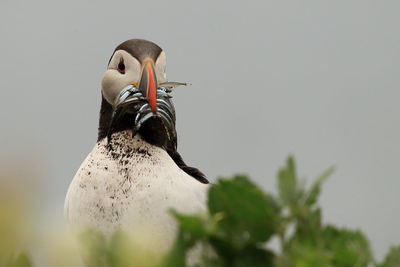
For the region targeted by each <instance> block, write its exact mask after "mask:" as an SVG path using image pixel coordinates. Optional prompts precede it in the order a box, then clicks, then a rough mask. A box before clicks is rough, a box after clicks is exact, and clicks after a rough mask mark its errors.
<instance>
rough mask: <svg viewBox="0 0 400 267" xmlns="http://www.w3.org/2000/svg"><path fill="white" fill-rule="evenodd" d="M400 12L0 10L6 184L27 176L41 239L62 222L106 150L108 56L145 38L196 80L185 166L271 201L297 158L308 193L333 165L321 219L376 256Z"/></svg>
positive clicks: (393, 195) (171, 66) (265, 4)
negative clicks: (102, 138) (360, 234)
mask: <svg viewBox="0 0 400 267" xmlns="http://www.w3.org/2000/svg"><path fill="white" fill-rule="evenodd" d="M399 10H400V2H398V1H372V0H362V1H361V0H360V1H252V2H245V1H242V2H238V3H234V2H233V1H196V2H195V1H159V2H153V1H107V3H105V1H104V2H102V3H100V2H99V1H89V0H80V1H74V0H71V1H62V2H56V1H11V0H2V1H1V3H0V36H1V42H0V58H1V64H0V73H1V74H0V75H1V79H0V88H1V90H0V99H1V105H0V121H1V123H2V127H1V132H0V147H1V149H0V174H1V175H0V177H1V178H0V179H3V181H2V183H6V182H5V181H6V178H5V177H12V180H13V181H14V182H15V181H19V184H20V185H22V187H23V188H24V195H25V196H26V197H27V198H28V199H29V204H30V206H29V207H25V208H27V209H29V210H31V211H34V212H32V213H33V214H32V216H34V217H36V218H37V220H36V222H37V224H38V225H39V228H41V229H44V232H46V233H47V234H48V233H49V232H51V230H49V229H51V226H52V225H55V224H59V223H63V215H62V212H63V201H64V197H65V194H66V191H67V188H68V185H69V183H70V181H71V179H72V177H73V176H74V174H75V172H76V171H77V169H78V168H79V165H80V164H81V162H82V161H83V159H84V158H85V157H86V155H87V154H88V153H89V152H90V150H91V149H92V147H93V145H94V144H95V142H96V136H97V124H98V113H99V109H100V100H101V95H100V80H101V77H102V74H103V72H104V70H105V68H106V65H107V62H108V59H109V58H110V56H111V54H112V52H113V50H114V48H115V47H116V46H117V45H118V44H119V43H121V42H122V41H125V40H126V39H130V38H144V39H148V40H151V41H154V42H156V43H157V44H159V45H160V46H161V47H162V48H163V49H164V50H165V51H166V54H167V59H168V64H167V66H168V67H167V74H168V78H169V80H171V81H180V82H190V83H192V86H191V87H186V88H185V87H182V88H178V89H176V90H175V92H174V101H175V106H176V109H177V116H178V118H177V128H178V134H179V151H180V152H181V154H182V155H183V158H184V159H185V160H186V161H187V163H188V164H189V165H193V166H195V167H198V168H199V169H200V170H202V171H203V172H204V173H206V174H207V176H208V177H209V178H210V180H212V181H215V179H216V177H218V176H228V175H231V174H234V173H246V174H249V175H250V176H251V177H252V178H253V179H254V180H256V181H257V183H258V184H260V185H262V186H263V188H265V189H266V190H267V191H269V192H275V174H276V172H277V170H278V168H279V167H280V166H281V165H282V164H283V162H284V160H285V158H286V156H287V155H288V154H293V155H295V157H296V159H297V162H298V165H299V172H300V174H301V176H303V177H307V181H308V182H309V183H310V182H311V181H312V179H313V178H315V176H316V175H318V174H319V173H320V172H321V171H323V170H324V169H326V168H327V167H329V166H331V165H334V166H336V169H337V170H336V172H335V174H334V175H333V177H332V178H331V179H330V180H329V181H328V183H327V184H326V185H325V186H324V188H323V193H322V199H321V202H322V207H323V210H324V218H325V221H326V222H330V223H335V224H337V225H339V226H347V227H351V228H360V229H362V230H363V231H364V232H365V233H366V234H367V236H368V237H369V239H370V240H371V242H372V245H373V249H374V251H375V254H376V256H377V257H378V259H381V258H382V257H383V254H384V253H385V252H386V251H387V249H388V247H389V245H391V244H398V243H399V241H400V231H397V228H398V226H399V225H400V213H399V212H398V204H399V202H400V194H399V193H398V191H399V189H400V174H399V151H400V142H399V136H400V116H399V114H400V105H399V104H398V103H399V99H400V91H399V85H400V75H399V69H400V35H399V34H398V29H399V26H400V16H399V15H398V11H399ZM5 188H6V187H4V186H3V187H2V189H3V194H4V192H6V191H7V190H8V189H7V190H5ZM5 199H6V200H4V201H12V200H10V199H9V198H5ZM22 206H24V205H23V204H22ZM31 226H32V225H31ZM28 228H29V227H28ZM38 246H39V247H40V245H38Z"/></svg>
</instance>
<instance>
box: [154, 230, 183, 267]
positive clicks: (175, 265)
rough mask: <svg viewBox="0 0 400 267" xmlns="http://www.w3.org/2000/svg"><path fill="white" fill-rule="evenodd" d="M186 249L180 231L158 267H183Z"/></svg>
mask: <svg viewBox="0 0 400 267" xmlns="http://www.w3.org/2000/svg"><path fill="white" fill-rule="evenodd" d="M187 249H188V247H187V246H186V241H185V237H184V234H183V232H182V231H180V232H179V234H178V238H177V240H176V242H175V244H174V246H173V247H172V249H171V250H170V252H169V253H168V254H167V255H166V257H165V258H164V260H163V261H162V263H161V264H160V267H185V266H186V264H185V260H186V251H187Z"/></svg>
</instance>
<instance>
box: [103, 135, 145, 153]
mask: <svg viewBox="0 0 400 267" xmlns="http://www.w3.org/2000/svg"><path fill="white" fill-rule="evenodd" d="M101 143H103V144H104V145H106V146H107V148H108V149H109V150H110V151H112V152H115V153H117V154H121V153H122V154H131V153H136V152H138V153H144V152H145V151H149V150H151V149H152V148H153V145H151V144H149V143H147V142H146V141H145V140H144V139H143V138H142V137H141V136H140V134H136V135H135V136H132V131H131V130H124V131H120V132H116V133H113V134H112V135H111V137H110V138H109V139H108V140H107V138H104V139H103V140H102V141H101Z"/></svg>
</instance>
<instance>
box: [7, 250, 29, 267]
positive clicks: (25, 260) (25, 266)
mask: <svg viewBox="0 0 400 267" xmlns="http://www.w3.org/2000/svg"><path fill="white" fill-rule="evenodd" d="M31 266H32V263H31V260H30V259H29V257H28V255H27V254H26V253H25V252H22V253H20V254H19V255H18V256H17V257H15V258H13V259H12V260H11V261H10V262H9V264H8V267H31Z"/></svg>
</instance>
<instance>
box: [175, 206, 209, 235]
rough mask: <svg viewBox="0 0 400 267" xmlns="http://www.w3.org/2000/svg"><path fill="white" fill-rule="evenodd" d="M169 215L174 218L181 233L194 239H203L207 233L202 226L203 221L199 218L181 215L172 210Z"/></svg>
mask: <svg viewBox="0 0 400 267" xmlns="http://www.w3.org/2000/svg"><path fill="white" fill-rule="evenodd" d="M171 213H172V214H173V215H174V216H175V218H176V219H177V221H178V222H179V225H180V227H181V229H182V230H183V231H185V232H186V233H189V234H191V236H192V238H194V239H201V238H204V237H205V236H206V234H207V231H206V229H205V226H204V223H205V222H204V220H203V219H202V218H200V216H195V215H183V214H180V213H178V212H176V211H174V210H172V211H171Z"/></svg>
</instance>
